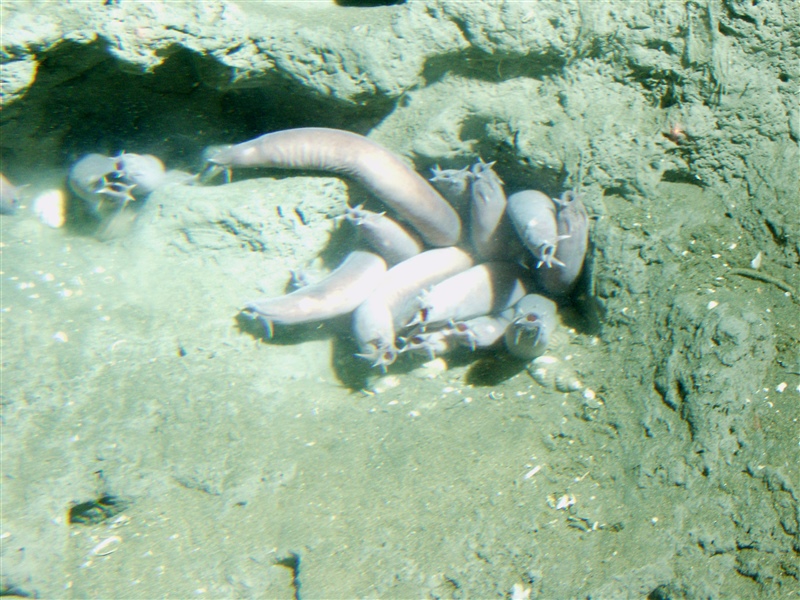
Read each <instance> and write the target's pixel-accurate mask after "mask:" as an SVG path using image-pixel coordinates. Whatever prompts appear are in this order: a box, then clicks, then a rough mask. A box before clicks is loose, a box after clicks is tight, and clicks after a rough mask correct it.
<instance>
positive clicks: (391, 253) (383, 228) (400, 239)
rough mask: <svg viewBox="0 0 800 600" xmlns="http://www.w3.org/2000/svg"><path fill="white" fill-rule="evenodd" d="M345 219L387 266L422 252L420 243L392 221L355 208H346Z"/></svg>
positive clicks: (358, 207) (378, 214) (384, 216)
mask: <svg viewBox="0 0 800 600" xmlns="http://www.w3.org/2000/svg"><path fill="white" fill-rule="evenodd" d="M345 218H346V219H347V220H348V221H350V223H352V224H353V225H354V226H355V227H356V228H357V229H358V231H359V232H361V235H362V236H363V238H364V239H365V240H366V241H367V243H368V244H369V245H370V246H372V248H373V249H374V250H375V252H377V253H378V254H380V255H381V256H382V257H383V258H384V259H385V260H386V262H387V263H388V264H389V265H392V266H394V265H396V264H398V263H401V262H403V261H404V260H407V259H409V258H411V257H412V256H416V255H417V254H419V253H420V252H422V249H423V248H422V243H420V241H419V240H418V239H417V238H416V237H415V236H413V235H411V234H410V233H409V232H408V231H406V230H405V228H404V227H403V226H402V225H400V224H399V223H398V222H397V221H395V220H394V219H390V218H389V217H387V216H386V215H384V214H382V213H376V212H373V211H371V210H366V209H364V208H361V207H360V206H357V207H356V208H350V207H349V206H348V207H347V210H346V211H345Z"/></svg>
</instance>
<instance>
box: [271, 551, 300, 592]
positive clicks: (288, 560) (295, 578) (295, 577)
mask: <svg viewBox="0 0 800 600" xmlns="http://www.w3.org/2000/svg"><path fill="white" fill-rule="evenodd" d="M275 564H276V565H278V566H280V567H286V568H287V569H289V570H290V571H291V572H292V588H293V589H294V600H300V555H299V554H297V553H296V552H289V554H288V555H287V556H284V557H283V558H279V559H278V560H276V561H275Z"/></svg>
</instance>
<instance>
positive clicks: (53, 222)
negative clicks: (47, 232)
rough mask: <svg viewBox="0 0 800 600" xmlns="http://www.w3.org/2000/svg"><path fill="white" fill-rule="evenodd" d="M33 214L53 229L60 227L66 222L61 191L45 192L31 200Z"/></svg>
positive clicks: (63, 197) (65, 209) (64, 199)
mask: <svg viewBox="0 0 800 600" xmlns="http://www.w3.org/2000/svg"><path fill="white" fill-rule="evenodd" d="M32 206H33V213H34V214H35V215H36V217H37V218H38V219H39V221H41V222H42V223H44V224H45V225H47V226H48V227H52V228H53V229H58V228H59V227H62V226H63V225H64V223H65V222H66V220H67V201H66V198H65V196H64V192H62V191H61V190H47V191H45V192H42V193H41V194H39V195H38V196H36V198H34V199H33V204H32Z"/></svg>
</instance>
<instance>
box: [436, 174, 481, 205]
mask: <svg viewBox="0 0 800 600" xmlns="http://www.w3.org/2000/svg"><path fill="white" fill-rule="evenodd" d="M431 173H433V177H431V178H430V180H429V181H430V182H431V183H432V184H433V186H434V187H435V188H436V189H437V190H438V191H439V192H440V193H441V194H442V195H443V196H444V197H445V198H446V199H447V200H448V201H449V202H451V203H453V205H455V206H456V207H458V208H459V209H460V208H461V207H462V206H464V205H466V203H467V200H468V199H469V184H470V182H471V181H472V172H471V171H470V169H469V167H464V168H463V169H440V168H439V165H436V166H435V167H433V169H431Z"/></svg>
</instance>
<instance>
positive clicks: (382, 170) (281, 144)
mask: <svg viewBox="0 0 800 600" xmlns="http://www.w3.org/2000/svg"><path fill="white" fill-rule="evenodd" d="M209 161H210V162H211V163H214V164H216V165H219V166H221V167H225V168H231V167H274V168H280V169H314V170H321V171H332V172H334V173H337V174H341V175H346V176H348V177H351V178H353V179H355V180H356V181H358V182H360V183H361V184H363V185H364V186H365V187H366V188H367V189H369V190H370V191H371V192H372V193H374V194H375V195H376V196H377V197H378V198H379V199H380V200H381V201H383V202H384V203H386V204H387V205H388V206H389V207H391V208H392V210H394V211H395V212H396V213H397V214H398V215H399V216H400V218H401V219H403V220H404V221H407V222H408V223H410V224H411V225H412V226H413V227H414V228H415V229H416V230H417V231H418V232H419V233H420V235H421V236H422V237H423V239H424V240H425V241H426V242H428V243H429V244H431V245H433V246H451V245H453V244H455V243H457V242H458V240H459V237H460V235H461V221H460V220H459V218H458V214H457V213H456V211H455V210H453V207H452V206H450V204H448V203H447V201H446V200H445V199H444V198H442V197H441V196H440V195H439V193H438V192H437V191H436V190H435V189H434V188H433V187H431V185H430V184H429V183H428V182H427V181H425V179H423V178H422V177H421V176H420V175H419V174H417V173H416V172H415V171H414V170H413V169H412V168H411V167H409V166H408V165H407V164H406V163H405V162H403V161H402V160H401V159H400V158H399V157H398V156H397V155H395V154H394V153H392V152H390V151H389V150H387V149H386V148H384V147H383V146H380V145H379V144H376V143H375V142H373V141H372V140H369V139H367V138H365V137H364V136H361V135H357V134H355V133H351V132H349V131H342V130H339V129H327V128H324V127H308V128H301V129H287V130H285V131H277V132H275V133H268V134H266V135H262V136H261V137H258V138H255V139H253V140H250V141H247V142H243V143H241V144H236V145H234V146H231V147H229V148H224V149H222V150H220V151H219V152H218V153H216V154H215V155H213V156H212V157H211V158H210V159H209Z"/></svg>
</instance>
